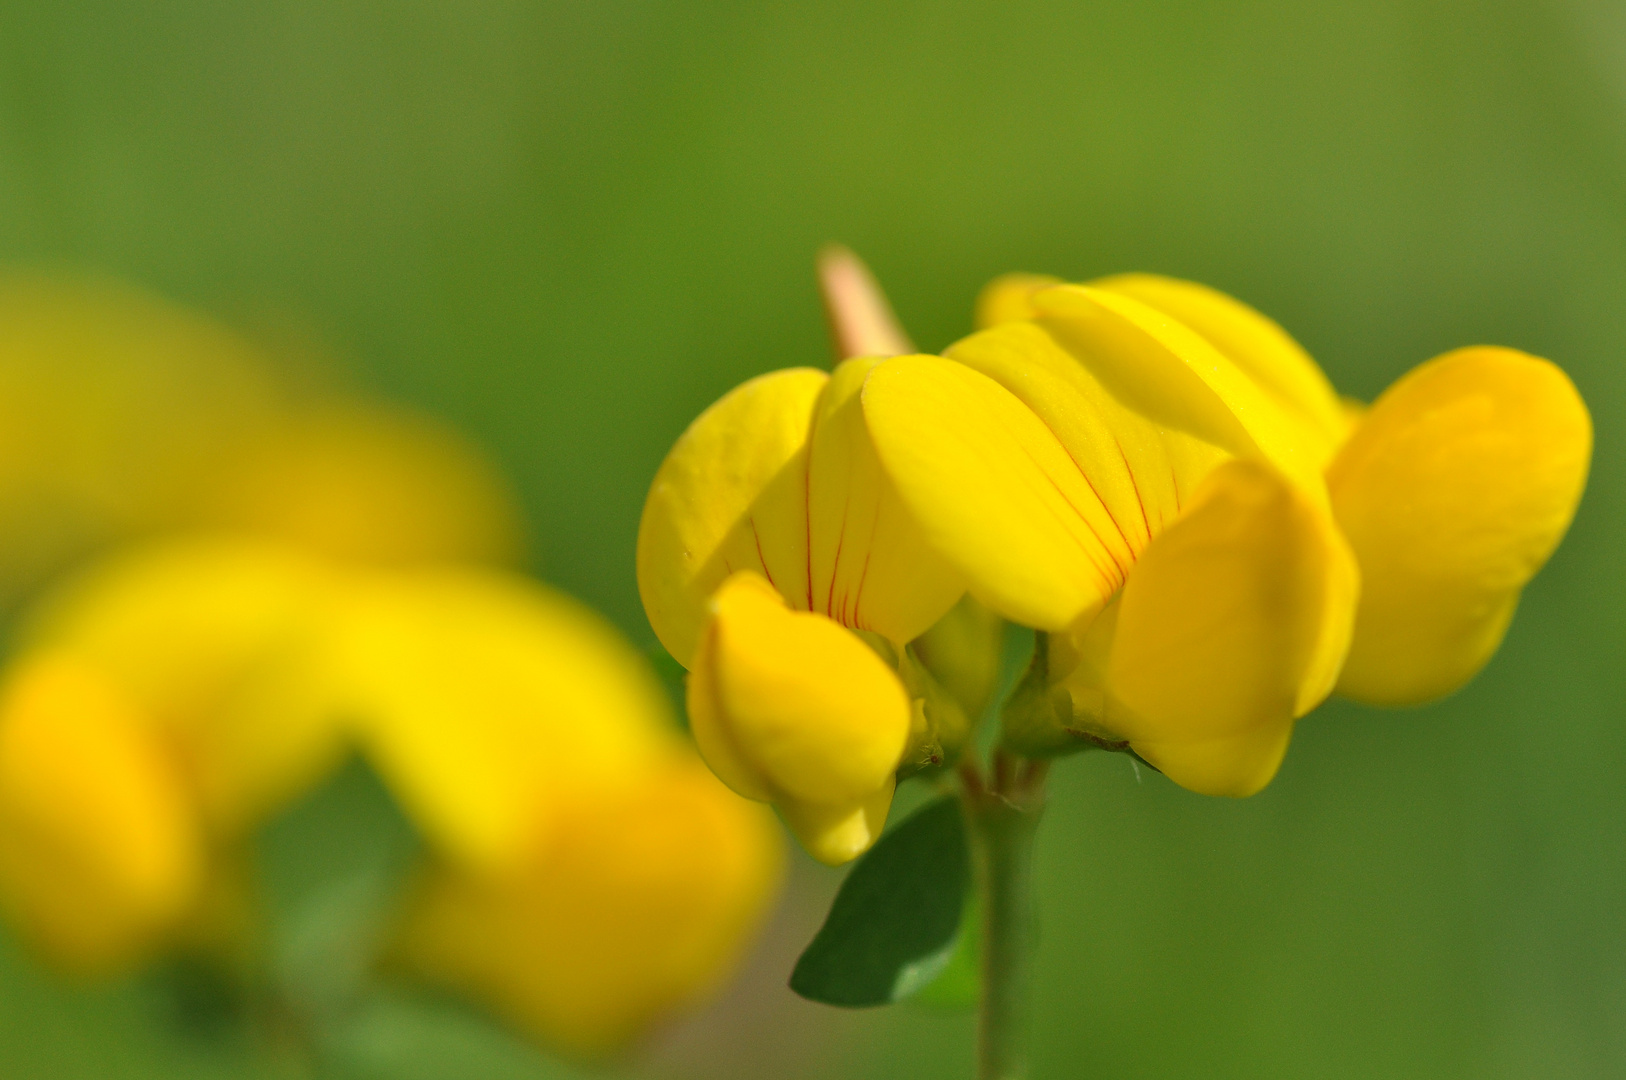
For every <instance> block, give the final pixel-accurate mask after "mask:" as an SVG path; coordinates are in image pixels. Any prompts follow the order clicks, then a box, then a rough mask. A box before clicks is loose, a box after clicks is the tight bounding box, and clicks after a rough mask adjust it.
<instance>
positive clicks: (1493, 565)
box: [1327, 347, 1592, 705]
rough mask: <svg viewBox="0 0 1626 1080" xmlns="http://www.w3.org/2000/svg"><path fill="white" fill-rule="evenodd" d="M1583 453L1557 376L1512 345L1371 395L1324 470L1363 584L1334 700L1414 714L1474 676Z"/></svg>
mask: <svg viewBox="0 0 1626 1080" xmlns="http://www.w3.org/2000/svg"><path fill="white" fill-rule="evenodd" d="M1591 454H1592V422H1591V419H1590V418H1589V417H1588V415H1587V410H1586V405H1585V404H1584V403H1583V402H1582V401H1581V398H1580V395H1579V394H1578V393H1576V390H1575V386H1574V384H1573V383H1571V382H1570V380H1569V377H1568V376H1566V375H1565V374H1564V373H1563V372H1562V371H1560V370H1559V369H1558V368H1557V367H1555V366H1554V365H1552V364H1551V363H1548V362H1547V361H1545V360H1541V359H1538V358H1536V357H1533V356H1528V355H1526V354H1524V353H1520V352H1515V351H1514V350H1512V349H1500V348H1490V347H1480V348H1471V349H1461V350H1458V351H1456V352H1452V353H1447V354H1446V355H1444V356H1441V357H1438V358H1436V359H1434V360H1431V361H1429V362H1428V363H1426V364H1423V365H1421V366H1420V367H1418V368H1416V369H1414V370H1413V371H1411V372H1410V373H1409V374H1407V375H1406V376H1404V377H1403V378H1401V379H1400V380H1399V381H1398V382H1396V383H1395V384H1394V385H1393V386H1391V387H1390V388H1389V389H1388V390H1387V391H1385V392H1384V394H1383V396H1382V397H1380V398H1379V399H1378V400H1377V402H1376V403H1375V404H1374V405H1373V406H1372V408H1371V410H1370V411H1369V412H1368V413H1367V414H1366V418H1365V420H1364V421H1363V422H1362V423H1361V425H1360V426H1359V427H1358V428H1357V429H1356V431H1355V433H1354V434H1353V435H1352V436H1351V437H1350V440H1349V442H1348V443H1347V444H1346V445H1345V446H1344V448H1343V449H1342V450H1341V451H1340V453H1339V455H1338V458H1337V460H1336V461H1334V462H1333V464H1332V466H1331V468H1330V469H1329V470H1328V474H1327V482H1328V486H1329V488H1330V489H1331V493H1332V500H1333V503H1332V504H1333V511H1334V513H1335V514H1336V515H1337V518H1338V523H1339V525H1340V526H1342V527H1343V530H1344V533H1345V535H1347V536H1348V537H1349V542H1350V544H1351V546H1352V547H1353V548H1354V550H1355V554H1356V557H1357V558H1358V559H1359V560H1360V564H1361V577H1362V582H1363V587H1362V594H1361V605H1360V612H1359V615H1358V616H1357V619H1356V625H1355V639H1354V643H1353V645H1352V647H1351V650H1350V655H1349V661H1348V663H1347V664H1346V665H1345V667H1344V672H1343V676H1342V678H1341V679H1340V681H1339V684H1338V689H1339V691H1340V692H1342V693H1345V694H1348V695H1350V696H1351V697H1355V698H1359V699H1361V700H1363V701H1370V702H1375V703H1380V704H1390V705H1403V704H1413V703H1416V702H1421V701H1427V700H1429V699H1430V698H1435V697H1439V696H1440V695H1442V694H1448V693H1450V692H1451V691H1453V690H1455V689H1456V688H1457V687H1459V686H1461V685H1462V684H1463V683H1464V682H1466V681H1467V680H1468V679H1469V678H1471V677H1472V676H1473V675H1474V673H1475V672H1477V671H1478V670H1479V669H1480V668H1481V667H1482V666H1484V664H1485V662H1486V661H1487V660H1488V659H1489V658H1490V655H1491V654H1492V653H1493V652H1495V651H1496V647H1497V646H1498V645H1499V644H1500V643H1501V640H1502V635H1503V633H1504V632H1505V631H1506V629H1507V625H1508V622H1509V620H1510V619H1511V618H1512V617H1513V609H1514V606H1515V605H1516V604H1517V603H1518V598H1519V591H1520V589H1522V588H1523V587H1524V584H1525V583H1526V582H1527V581H1529V580H1530V578H1531V577H1533V576H1534V575H1535V573H1536V571H1537V570H1539V569H1540V568H1541V566H1542V564H1543V563H1545V562H1546V561H1547V557H1548V556H1549V555H1551V554H1552V552H1553V549H1554V548H1555V547H1557V546H1558V542H1559V540H1560V539H1562V538H1563V535H1564V532H1565V530H1566V529H1567V528H1568V527H1569V523H1570V519H1571V517H1572V516H1574V513H1575V507H1576V504H1577V503H1578V502H1579V501H1580V497H1581V490H1582V488H1583V487H1584V486H1585V484H1586V475H1587V468H1588V464H1589V462H1590V459H1591Z"/></svg>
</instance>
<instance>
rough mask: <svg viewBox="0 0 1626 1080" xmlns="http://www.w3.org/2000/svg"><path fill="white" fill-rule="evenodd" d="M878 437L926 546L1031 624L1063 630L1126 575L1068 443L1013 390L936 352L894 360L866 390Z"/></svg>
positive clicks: (1123, 554)
mask: <svg viewBox="0 0 1626 1080" xmlns="http://www.w3.org/2000/svg"><path fill="white" fill-rule="evenodd" d="M863 402H864V414H865V419H866V420H867V422H868V426H869V431H870V436H871V438H872V440H873V443H874V446H875V449H876V452H877V453H878V455H879V457H880V460H881V463H882V465H883V466H884V467H885V469H886V472H887V475H888V476H889V477H890V478H891V480H892V482H893V484H894V486H895V487H896V489H897V491H898V493H899V496H900V497H901V499H902V501H903V503H904V505H905V506H907V507H908V510H909V512H910V514H911V515H912V516H913V518H914V520H915V521H916V522H917V523H918V524H919V526H920V528H921V532H922V534H923V536H924V537H925V540H926V543H927V544H928V545H930V546H931V547H932V548H933V549H934V550H936V551H939V552H941V553H942V554H943V555H944V556H945V557H946V558H947V559H949V560H950V561H951V562H952V563H954V564H955V565H956V567H957V568H958V569H959V571H960V572H961V573H962V574H963V575H964V576H965V579H966V580H967V581H968V582H969V583H970V588H971V591H972V593H973V594H974V595H976V596H977V598H978V599H980V600H981V601H982V602H983V603H985V604H987V605H988V606H989V607H991V608H993V609H994V610H995V611H997V612H998V613H999V614H1001V615H1003V616H1004V617H1006V618H1008V619H1010V620H1012V621H1013V622H1018V623H1021V624H1023V625H1025V626H1035V627H1039V628H1041V629H1057V630H1059V629H1063V628H1065V627H1067V626H1069V625H1071V624H1072V623H1073V622H1074V621H1075V620H1076V619H1077V618H1078V617H1079V616H1080V614H1081V613H1083V612H1085V611H1087V610H1090V609H1092V608H1094V607H1098V606H1099V605H1100V604H1102V603H1103V602H1104V601H1105V600H1106V599H1107V597H1109V596H1111V595H1112V593H1114V592H1115V591H1116V590H1117V589H1118V587H1119V585H1120V584H1121V583H1122V581H1123V579H1124V576H1125V574H1126V573H1127V570H1128V566H1129V562H1128V558H1127V551H1128V546H1127V544H1126V543H1125V540H1124V538H1123V536H1122V535H1120V533H1119V531H1118V528H1117V525H1116V524H1115V522H1114V521H1113V518H1112V515H1111V514H1110V513H1109V512H1108V510H1107V509H1106V507H1105V506H1104V505H1103V504H1102V502H1101V500H1100V498H1099V497H1097V495H1096V493H1095V492H1094V491H1093V490H1091V488H1090V484H1089V481H1088V480H1087V479H1086V478H1085V477H1084V475H1083V474H1082V473H1080V471H1079V468H1078V465H1077V464H1076V463H1075V462H1074V461H1073V459H1072V458H1071V457H1070V456H1069V455H1068V453H1067V449H1066V447H1064V446H1063V445H1062V444H1061V442H1059V441H1058V440H1057V438H1056V436H1055V434H1054V433H1052V432H1051V430H1050V429H1049V428H1047V427H1046V426H1045V425H1044V423H1043V422H1042V421H1040V419H1039V418H1038V417H1037V416H1036V415H1034V413H1033V412H1032V411H1031V410H1030V409H1028V408H1027V406H1025V405H1024V404H1023V403H1022V402H1021V401H1020V400H1019V399H1018V398H1016V397H1015V396H1014V395H1013V394H1011V392H1010V391H1008V390H1006V389H1005V388H1004V387H1002V386H1000V385H999V384H998V383H997V382H995V381H994V380H992V379H990V378H988V377H987V376H986V375H983V374H981V373H980V372H978V371H975V370H973V369H971V368H970V367H967V366H966V365H964V364H959V363H955V362H954V361H952V360H945V359H943V358H941V357H933V356H905V357H898V358H895V359H892V360H888V361H886V362H885V363H883V364H881V365H879V366H878V367H876V368H875V369H874V370H873V371H871V372H870V374H869V378H868V381H867V383H866V385H865V388H864V394H863Z"/></svg>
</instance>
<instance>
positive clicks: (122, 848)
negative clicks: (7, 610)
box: [0, 652, 203, 974]
mask: <svg viewBox="0 0 1626 1080" xmlns="http://www.w3.org/2000/svg"><path fill="white" fill-rule="evenodd" d="M202 864H203V844H202V837H201V835H200V831H199V828H198V823H197V821H196V819H195V813H194V811H193V810H192V809H191V807H190V806H189V805H188V801H187V797H186V794H185V791H184V788H183V785H182V782H181V779H180V777H179V775H178V774H177V772H176V770H175V769H174V766H173V764H172V763H171V762H170V761H169V760H167V759H166V757H165V755H164V753H163V750H162V748H161V745H160V742H159V740H158V739H157V737H156V736H155V733H154V731H153V728H152V725H151V724H150V723H149V722H147V720H146V719H145V718H144V717H142V716H140V715H139V710H138V709H137V708H136V707H135V706H134V705H133V704H132V703H131V702H130V701H129V700H128V698H126V697H125V696H123V695H121V694H120V693H119V692H118V690H117V689H116V688H114V687H112V686H110V685H108V683H107V682H106V680H105V679H103V678H102V677H101V675H100V674H99V673H98V672H96V671H95V670H94V669H92V668H88V667H86V666H85V665H84V664H83V663H81V662H79V661H77V660H75V659H72V658H70V657H65V656H62V655H60V654H52V653H50V652H39V653H35V654H32V655H29V656H27V657H25V658H23V659H20V660H18V661H14V662H13V664H12V667H11V670H10V672H9V673H8V675H7V682H6V686H5V688H4V691H3V693H0V900H3V901H4V904H5V906H6V908H7V909H8V911H9V914H10V915H11V916H12V917H13V918H14V919H15V920H16V922H17V923H18V924H19V925H20V926H21V927H22V929H23V931H24V932H25V933H26V934H27V936H28V937H29V938H30V939H31V940H32V941H33V943H34V944H36V945H37V946H39V947H40V948H41V949H42V950H43V951H44V952H45V954H46V955H47V956H48V957H50V958H51V959H52V960H54V961H55V962H57V963H59V964H61V965H63V966H64V967H67V968H69V969H71V970H74V971H76V972H79V973H83V974H108V973H111V972H113V971H115V970H117V969H119V968H121V967H124V966H126V965H128V964H130V963H132V962H134V961H136V960H137V959H140V958H141V957H142V956H143V954H145V953H147V952H149V951H151V950H152V949H154V948H156V947H157V946H158V945H160V944H161V943H162V941H163V940H164V939H165V938H166V937H167V936H168V935H170V934H171V933H172V932H174V931H175V929H176V928H177V925H178V923H179V922H180V920H181V919H182V917H183V916H184V915H185V914H186V913H187V911H188V909H189V907H190V906H191V904H192V903H193V901H194V899H195V898H196V896H197V893H198V889H199V886H200V885H201V882H202V868H203V867H202Z"/></svg>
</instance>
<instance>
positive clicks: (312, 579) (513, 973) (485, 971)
mask: <svg viewBox="0 0 1626 1080" xmlns="http://www.w3.org/2000/svg"><path fill="white" fill-rule="evenodd" d="M22 640H23V648H22V651H21V652H20V654H19V655H18V656H17V657H16V658H14V659H13V660H12V661H11V663H10V665H9V667H8V669H7V672H6V681H5V684H4V686H3V688H0V903H3V904H4V906H5V908H6V909H7V912H8V914H9V915H10V916H11V917H12V918H13V920H14V921H16V922H17V923H18V924H19V925H20V926H21V928H22V929H23V930H24V931H25V933H26V934H27V935H28V936H29V938H30V939H31V940H33V941H34V942H35V943H36V944H37V945H38V946H39V947H40V948H41V950H42V951H43V952H45V953H46V954H47V956H48V957H49V958H51V959H52V960H54V961H56V962H57V963H58V964H59V965H61V966H64V967H66V968H69V969H71V970H74V971H78V972H81V973H85V974H105V973H109V972H112V971H116V970H118V969H121V968H128V967H129V966H131V965H132V964H134V963H136V962H138V961H140V960H143V959H145V958H147V957H149V956H151V955H153V954H155V953H157V952H160V951H162V950H165V949H168V948H171V947H175V946H179V945H182V944H187V945H209V946H216V945H224V946H228V947H241V946H242V945H243V944H244V942H243V941H241V940H237V941H230V940H227V941H210V940H203V941H200V940H198V939H199V937H200V924H205V925H203V926H202V931H203V933H202V935H201V936H203V937H205V938H207V933H208V931H209V927H208V926H207V925H206V920H207V919H208V918H212V917H216V918H217V917H218V913H214V908H215V907H216V906H218V898H219V897H220V896H221V895H222V894H223V893H226V892H229V889H230V887H231V886H232V885H233V884H234V881H233V879H232V875H233V874H234V873H235V872H236V869H237V862H238V857H239V853H240V852H241V850H242V847H243V845H244V844H245V843H247V842H248V840H249V839H250V837H251V836H252V834H253V833H254V831H255V829H256V828H258V827H259V826H260V825H262V824H264V823H265V822H266V821H267V820H269V819H270V818H271V817H272V816H273V815H275V814H276V813H278V812H279V811H281V810H282V809H284V808H285V807H287V806H288V805H289V804H290V803H291V802H292V801H293V800H294V799H296V798H298V797H299V796H300V795H302V794H303V793H305V792H306V791H308V790H309V789H310V788H311V787H313V786H314V785H315V784H317V783H318V782H320V781H321V780H322V779H323V778H324V777H326V776H327V775H329V774H330V772H331V771H332V769H333V768H334V766H335V765H337V764H338V763H339V761H340V760H341V759H342V757H343V755H344V754H345V753H346V752H348V751H350V750H352V749H353V750H356V751H359V752H360V753H361V754H362V755H363V756H364V757H365V758H366V759H367V760H368V761H369V763H370V764H371V765H372V766H373V768H374V769H375V770H376V771H377V773H378V775H379V776H380V777H381V778H382V779H383V781H384V783H385V784H386V786H387V787H388V788H389V790H390V792H391V793H392V795H393V796H394V797H395V799H396V801H397V802H398V804H399V805H400V806H401V808H402V810H403V811H404V812H405V813H406V815H407V816H408V817H409V818H410V819H411V821H412V822H413V824H414V825H415V826H416V827H417V829H418V831H419V833H420V834H421V836H422V837H423V838H424V840H425V841H426V846H427V848H428V850H429V852H430V856H429V865H428V869H426V871H425V873H424V874H423V875H422V878H423V880H422V882H421V883H420V887H419V889H418V890H417V893H416V899H415V900H414V901H413V903H412V906H411V914H410V915H409V916H408V918H407V924H406V925H405V927H404V928H403V930H402V933H401V944H400V948H399V952H400V955H401V957H402V958H403V959H405V960H406V961H407V963H408V966H410V967H411V968H412V969H413V970H414V971H415V972H416V973H418V974H419V975H421V976H423V977H426V978H429V979H433V980H436V981H443V982H447V983H449V984H451V985H454V986H457V987H460V988H464V989H468V990H471V991H472V992H474V993H476V995H477V996H479V997H481V998H482V999H485V1000H488V1001H491V1002H492V1003H493V1004H494V1005H495V1007H496V1008H497V1009H498V1010H499V1011H501V1012H503V1013H504V1014H506V1015H508V1016H510V1017H512V1018H513V1019H515V1021H516V1022H518V1023H520V1024H521V1025H522V1026H524V1027H525V1028H527V1029H528V1030H531V1031H533V1032H536V1033H538V1034H540V1035H542V1036H543V1037H545V1038H546V1039H547V1040H548V1041H550V1042H551V1043H553V1044H554V1045H557V1046H560V1047H562V1048H564V1049H567V1050H572V1051H576V1052H580V1053H584V1054H585V1053H598V1052H601V1051H604V1050H606V1049H608V1048H609V1047H610V1046H611V1044H612V1043H614V1042H617V1041H619V1040H621V1039H623V1038H625V1037H628V1036H630V1035H631V1034H633V1033H634V1032H636V1031H637V1030H640V1029H641V1028H642V1027H643V1026H644V1025H646V1024H647V1023H649V1022H651V1021H652V1020H654V1019H655V1018H656V1017H657V1016H659V1015H664V1014H665V1013H667V1012H669V1011H670V1010H672V1009H675V1008H678V1007H680V1006H682V1005H685V1004H687V1003H689V1002H692V1001H693V1000H695V999H696V997H697V996H699V995H701V994H703V993H704V992H705V991H706V990H707V989H709V988H710V987H712V986H713V985H715V984H716V982H717V981H718V980H719V979H720V978H721V977H722V976H723V975H724V974H725V973H726V972H727V971H728V970H729V968H730V967H731V966H732V964H733V962H734V960H735V959H736V957H737V956H738V954H739V952H740V951H741V949H742V948H743V947H744V945H745V943H746V942H747V941H748V940H749V937H750V934H751V932H752V931H753V930H754V928H755V927H756V925H757V924H758V923H759V922H760V920H761V918H762V916H763V914H764V913H765V911H766V908H767V905H768V904H769V902H770V901H771V900H772V897H773V894H774V890H775V885H776V884H777V881H778V878H779V872H780V862H781V853H780V849H779V846H778V839H777V836H776V835H775V834H774V832H773V831H772V829H771V823H770V822H768V821H767V820H765V819H766V817H767V815H766V814H765V812H764V811H762V809H761V808H759V807H754V806H752V805H751V804H750V803H747V802H745V801H743V800H740V799H738V798H737V797H736V796H734V795H733V794H731V793H730V792H728V791H727V790H726V789H725V788H723V787H722V786H721V785H720V784H718V783H717V782H716V781H715V780H714V779H713V778H711V777H710V776H709V775H707V774H706V773H705V771H704V769H703V768H702V767H701V765H700V763H699V761H698V760H697V758H696V756H695V755H694V753H693V751H692V750H691V749H689V748H688V747H687V746H686V745H685V743H684V741H683V740H682V739H681V737H680V735H679V733H678V732H677V729H676V726H675V725H674V724H673V723H672V721H671V716H670V705H669V703H668V701H667V698H666V695H665V692H664V691H663V690H662V688H661V687H660V685H659V683H658V681H657V680H656V678H655V676H654V674H653V672H652V671H651V670H650V669H649V666H648V664H647V662H646V661H644V659H643V658H642V657H641V656H639V655H638V653H637V652H636V651H635V650H634V649H633V648H632V647H631V646H630V645H628V644H627V643H626V642H625V641H624V640H623V639H622V638H621V637H620V635H619V634H617V633H616V631H615V630H614V629H613V628H612V627H611V626H610V625H609V624H608V623H606V622H605V621H604V620H603V619H602V618H600V617H599V616H597V615H596V614H594V613H593V612H591V611H589V610H587V609H586V608H585V607H583V606H582V605H580V604H578V603H576V602H575V601H573V600H570V599H569V598H567V597H565V596H562V595H561V594H559V593H557V592H554V591H553V590H550V589H548V588H546V587H545V586H542V585H540V584H537V583H535V582H531V581H528V580H526V579H524V578H521V577H519V576H518V575H512V574H507V573H503V572H498V571H492V570H479V569H472V568H466V567H465V568H454V567H438V568H417V569H408V568H389V569H378V568H361V567H356V566H354V565H344V564H339V563H334V562H331V561H327V560H322V559H319V558H316V557H312V556H308V555H304V554H301V553H298V552H297V551H294V550H292V549H289V548H286V547H283V546H279V545H273V544H269V543H265V542H259V541H237V540H189V541H182V542H172V543H170V544H165V545H160V546H156V547H152V548H149V549H146V550H142V551H139V552H134V553H130V554H127V555H124V556H122V557H120V558H117V559H114V560H111V561H109V562H106V563H104V564H102V565H99V566H97V567H94V568H93V569H92V570H90V571H89V572H87V573H86V574H83V575H81V576H80V578H79V579H77V580H76V581H74V582H71V583H69V584H68V585H67V586H65V587H64V588H62V589H60V590H58V591H57V592H56V593H55V594H53V595H52V596H51V597H50V598H49V599H48V600H47V601H46V602H45V603H44V604H43V605H42V606H41V607H40V609H39V610H37V611H36V612H35V613H34V614H33V615H32V617H31V618H30V619H29V620H28V623H27V625H26V627H25V630H24V633H23V638H22ZM212 913H213V914H212ZM228 914H229V913H228ZM239 914H240V915H242V918H245V919H246V917H247V916H246V914H244V913H239ZM248 928H249V927H248V925H247V924H246V923H243V922H242V920H241V919H240V925H239V926H238V928H237V929H238V930H239V931H242V930H247V929H248ZM226 929H227V930H230V927H227V928H226Z"/></svg>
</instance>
